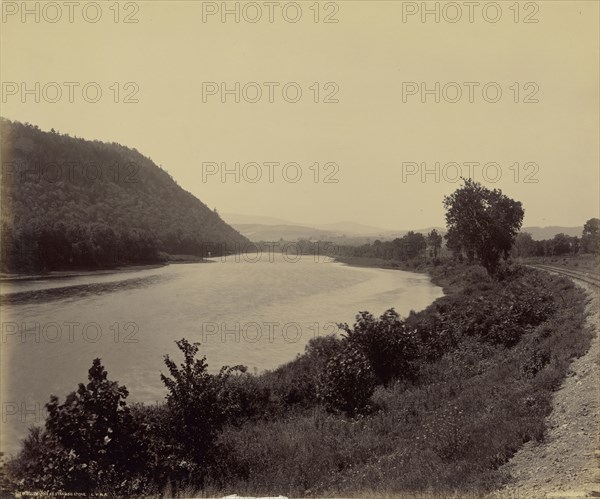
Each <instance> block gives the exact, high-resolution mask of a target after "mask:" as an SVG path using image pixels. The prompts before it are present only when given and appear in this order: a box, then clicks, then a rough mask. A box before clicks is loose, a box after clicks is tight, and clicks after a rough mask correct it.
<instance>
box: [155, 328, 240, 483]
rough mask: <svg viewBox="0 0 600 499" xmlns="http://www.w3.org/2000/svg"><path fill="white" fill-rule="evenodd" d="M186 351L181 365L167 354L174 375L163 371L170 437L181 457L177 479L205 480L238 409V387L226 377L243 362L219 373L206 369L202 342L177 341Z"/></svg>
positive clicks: (168, 366)
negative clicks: (219, 439) (218, 440)
mask: <svg viewBox="0 0 600 499" xmlns="http://www.w3.org/2000/svg"><path fill="white" fill-rule="evenodd" d="M175 343H176V344H177V346H178V347H179V349H180V350H181V351H182V352H183V355H184V363H183V364H181V366H180V367H178V366H177V365H176V364H175V362H173V361H172V360H171V359H170V358H169V356H168V355H166V356H165V364H166V365H167V368H168V370H169V373H170V375H171V376H172V377H167V376H165V375H164V374H161V375H160V377H161V379H162V381H163V383H164V384H165V386H166V387H167V390H168V394H167V408H168V411H169V413H168V418H169V428H168V429H167V435H166V436H167V438H168V440H169V441H170V442H172V444H173V447H172V451H173V452H174V453H175V457H178V458H179V463H178V466H179V470H178V471H179V472H178V473H177V474H176V477H177V479H178V481H182V482H188V481H190V482H193V483H202V482H203V480H204V478H205V475H206V471H207V470H206V465H207V464H208V463H209V462H210V461H211V459H212V458H214V455H215V450H216V449H215V446H214V442H215V438H216V436H217V435H218V433H219V432H220V431H221V429H222V428H223V426H224V425H225V424H226V423H227V422H229V421H230V420H231V418H232V416H233V415H234V414H235V413H236V412H238V411H239V406H238V401H237V400H236V397H235V391H234V390H231V389H230V387H229V385H228V383H227V381H228V379H229V377H230V376H231V375H232V374H233V373H235V372H245V368H244V367H243V366H235V367H222V368H221V370H220V371H219V373H218V374H216V375H212V374H209V373H208V372H207V369H208V365H207V363H206V357H202V358H201V359H196V358H195V356H196V354H197V353H198V347H199V345H200V344H199V343H193V344H191V343H189V342H188V341H187V340H186V339H185V338H184V339H181V340H179V341H176V342H175Z"/></svg>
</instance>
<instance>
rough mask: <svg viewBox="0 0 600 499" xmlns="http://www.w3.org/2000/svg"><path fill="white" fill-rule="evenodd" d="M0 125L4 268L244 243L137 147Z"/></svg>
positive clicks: (149, 258)
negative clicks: (136, 148) (132, 147)
mask: <svg viewBox="0 0 600 499" xmlns="http://www.w3.org/2000/svg"><path fill="white" fill-rule="evenodd" d="M0 127H1V128H0V132H1V142H0V154H1V155H2V162H3V164H2V183H1V189H2V191H1V194H2V219H1V236H2V242H3V244H2V246H3V255H2V256H3V258H2V266H3V271H25V270H32V269H46V270H53V269H64V268H78V267H107V266H115V265H120V264H133V263H147V262H155V261H159V260H161V259H164V258H165V257H166V255H165V254H188V255H197V256H203V255H205V254H207V253H208V251H210V252H211V254H213V255H215V254H217V253H218V252H220V251H228V250H230V249H233V248H234V247H235V246H236V245H239V244H245V243H247V242H248V240H247V239H246V238H245V237H244V236H242V235H241V234H240V233H239V232H237V231H236V230H235V229H234V228H232V227H230V226H229V225H228V224H226V223H225V222H224V221H223V220H222V219H221V217H220V216H219V215H218V214H217V213H216V212H215V211H213V210H211V209H210V208H208V207H207V206H206V205H205V204H204V203H202V202H201V201H200V200H199V199H197V198H196V197H195V196H193V195H192V194H191V193H189V192H187V191H185V190H184V189H183V188H181V187H180V186H179V185H177V183H176V182H175V181H174V180H173V178H172V177H171V176H170V175H169V174H168V173H167V172H166V171H164V170H163V169H161V168H160V167H159V166H157V165H156V164H155V163H154V162H152V160H150V159H149V158H147V157H145V156H143V155H142V154H140V153H139V152H138V151H137V150H135V149H130V148H128V147H125V146H122V145H120V144H116V143H112V144H108V143H103V142H100V141H89V140H84V139H79V138H73V137H69V136H67V135H61V134H58V133H55V132H54V131H51V132H43V131H41V130H40V129H39V128H37V127H36V126H32V125H24V124H21V123H18V122H11V121H9V120H6V119H1V121H0Z"/></svg>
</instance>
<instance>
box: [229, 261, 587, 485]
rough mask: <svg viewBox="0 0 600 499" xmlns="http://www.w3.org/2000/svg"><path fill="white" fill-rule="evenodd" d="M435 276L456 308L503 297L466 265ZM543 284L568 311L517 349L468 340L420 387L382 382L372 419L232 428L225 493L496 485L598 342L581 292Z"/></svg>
mask: <svg viewBox="0 0 600 499" xmlns="http://www.w3.org/2000/svg"><path fill="white" fill-rule="evenodd" d="M431 272H432V275H433V277H434V280H435V281H436V282H438V283H441V284H444V285H445V287H446V288H447V289H451V290H452V297H451V298H448V297H446V298H442V300H446V301H448V300H450V301H449V303H451V304H452V305H453V306H455V307H464V306H467V304H468V302H469V301H470V297H472V296H473V295H477V294H480V293H483V294H485V292H486V291H487V292H488V294H487V295H486V296H493V295H494V293H496V292H497V290H495V289H494V286H495V285H494V284H493V283H490V282H483V281H485V279H483V280H482V279H481V277H480V276H478V275H468V272H465V269H464V268H462V269H461V268H454V269H452V268H451V269H448V268H434V269H431ZM534 272H535V271H534ZM543 279H544V283H545V285H546V287H547V289H549V290H550V292H551V294H552V296H553V297H554V299H555V300H557V301H558V302H559V303H560V305H561V306H560V307H559V308H558V310H557V311H556V313H555V314H554V316H553V317H552V318H551V319H550V320H548V321H546V322H545V323H543V324H541V325H540V326H538V327H536V328H535V329H534V330H533V331H531V332H530V333H529V334H528V335H526V336H525V337H524V338H523V339H522V340H521V342H520V343H519V344H517V345H516V346H515V347H513V348H511V349H508V348H505V347H501V346H495V345H491V344H489V343H485V342H481V341H477V340H476V339H474V338H466V339H465V340H464V341H463V342H462V343H461V344H460V346H459V348H458V349H457V350H455V351H452V352H449V353H447V354H446V355H444V356H443V357H442V358H441V359H439V360H438V361H436V362H433V363H429V364H425V365H423V366H422V369H421V372H420V374H419V378H418V380H417V381H416V382H414V383H408V382H397V383H396V384H393V385H392V386H390V387H388V388H383V387H379V388H378V390H377V392H376V394H375V396H374V401H375V402H376V404H377V405H378V406H379V408H380V409H379V411H378V412H377V413H375V414H374V415H372V416H369V417H365V418H360V419H347V418H343V417H341V416H337V415H331V414H326V413H325V412H323V411H322V410H321V409H320V408H318V407H317V408H314V409H304V410H301V409H299V410H297V411H292V412H289V413H288V414H287V415H286V416H284V417H283V418H277V419H273V420H266V421H258V422H254V423H251V424H247V425H244V426H242V427H241V428H228V429H227V430H226V431H225V432H224V434H223V435H222V437H221V443H222V444H223V445H225V446H226V447H227V448H229V449H230V452H231V454H230V455H232V456H235V459H234V462H232V463H230V465H231V467H232V468H235V470H236V471H235V472H234V473H232V476H231V477H230V479H228V480H227V482H228V484H229V486H228V487H227V488H226V491H227V492H236V493H238V494H239V493H247V494H268V493H270V494H274V493H279V494H290V495H292V496H302V495H308V496H310V495H318V496H328V495H340V494H341V495H344V496H355V497H366V496H371V495H386V494H399V493H410V494H414V493H426V492H427V491H429V492H433V491H435V492H436V493H452V492H459V493H461V494H464V493H467V492H470V493H481V492H486V491H489V490H492V489H494V488H496V487H498V486H499V485H500V484H501V483H502V480H503V477H502V476H499V474H498V473H497V472H496V469H497V468H498V467H499V466H500V465H501V464H502V463H504V462H506V461H507V460H508V459H509V458H510V457H511V456H512V455H513V454H514V453H515V452H516V450H517V449H519V447H520V446H521V445H522V444H523V443H524V442H527V441H530V440H534V441H535V440H538V441H539V440H543V438H544V434H545V428H544V419H545V417H546V416H547V415H548V414H549V413H550V411H551V398H552V393H553V390H555V389H556V387H557V386H558V385H559V384H560V382H561V380H562V379H563V378H564V377H565V375H566V372H567V369H568V365H569V363H570V360H571V359H572V358H573V357H576V356H581V355H582V354H584V353H585V352H586V351H587V349H588V347H589V343H590V338H591V336H590V332H589V331H587V330H586V329H585V328H584V327H583V320H584V301H585V297H584V295H583V292H582V291H581V290H579V289H577V288H575V287H574V286H573V284H572V283H571V282H570V281H567V280H565V279H562V278H557V277H550V276H543ZM465 281H470V283H469V284H467V285H466V286H465ZM463 288H464V289H463ZM486 288H487V289H486ZM428 313H432V311H425V312H423V314H428ZM235 475H237V478H234V476H235Z"/></svg>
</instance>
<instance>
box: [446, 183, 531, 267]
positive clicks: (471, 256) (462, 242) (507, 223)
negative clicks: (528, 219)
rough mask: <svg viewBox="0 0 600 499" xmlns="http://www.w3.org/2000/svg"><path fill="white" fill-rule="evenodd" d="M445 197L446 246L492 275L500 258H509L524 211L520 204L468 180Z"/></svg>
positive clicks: (494, 190) (498, 191) (496, 190)
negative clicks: (477, 261)
mask: <svg viewBox="0 0 600 499" xmlns="http://www.w3.org/2000/svg"><path fill="white" fill-rule="evenodd" d="M463 182H464V185H463V187H461V188H459V189H457V190H456V191H454V192H453V193H452V194H450V195H449V196H446V197H445V198H444V207H445V208H446V225H447V227H448V233H447V234H446V239H447V240H448V247H449V248H450V249H452V250H453V251H454V252H456V253H462V252H464V253H465V254H466V256H467V259H468V261H469V262H473V261H474V260H475V258H477V259H478V260H479V262H480V263H481V265H483V266H484V267H485V268H486V270H487V271H488V272H490V273H494V272H495V271H496V269H497V268H498V264H499V262H500V260H501V259H503V258H504V259H505V258H507V257H508V256H509V254H510V250H511V248H512V245H513V242H514V240H515V238H516V237H517V234H518V233H519V230H520V228H521V224H522V223H523V216H524V214H525V212H524V211H523V207H522V205H521V203H520V202H519V201H515V200H513V199H510V198H509V197H508V196H506V195H504V194H503V193H502V191H501V190H499V189H493V190H490V189H487V188H485V187H484V186H483V185H481V184H480V183H478V182H475V181H473V180H471V179H463Z"/></svg>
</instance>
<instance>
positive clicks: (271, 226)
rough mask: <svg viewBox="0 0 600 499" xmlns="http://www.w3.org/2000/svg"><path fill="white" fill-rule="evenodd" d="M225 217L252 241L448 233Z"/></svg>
mask: <svg viewBox="0 0 600 499" xmlns="http://www.w3.org/2000/svg"><path fill="white" fill-rule="evenodd" d="M224 218H225V219H226V220H227V221H228V222H229V223H231V224H232V225H233V227H235V228H236V229H237V230H239V231H240V232H241V233H242V234H244V235H245V236H246V237H248V238H249V239H250V240H252V241H273V240H279V239H280V238H282V239H284V240H292V241H293V240H299V239H311V238H315V239H323V238H325V239H327V238H329V239H339V238H355V239H357V240H358V241H359V242H360V243H362V242H364V241H366V240H367V239H377V238H381V239H394V238H396V237H402V236H404V235H405V234H407V233H408V232H409V230H412V231H413V232H420V233H422V234H427V233H429V232H431V231H432V230H433V229H435V230H437V231H438V232H439V233H440V234H445V233H446V229H445V228H444V227H426V228H421V229H404V230H390V229H383V228H381V227H375V226H371V225H365V224H359V223H356V222H335V223H328V224H314V225H309V224H302V223H297V222H293V221H290V220H283V219H280V218H273V217H264V216H253V215H238V214H226V215H224ZM582 231H583V226H580V227H562V226H549V227H535V226H532V227H523V228H522V229H521V232H528V233H530V234H531V236H532V237H533V239H534V240H543V239H552V238H553V237H554V236H555V235H556V234H560V233H563V234H565V235H568V236H577V237H580V236H581V233H582Z"/></svg>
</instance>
